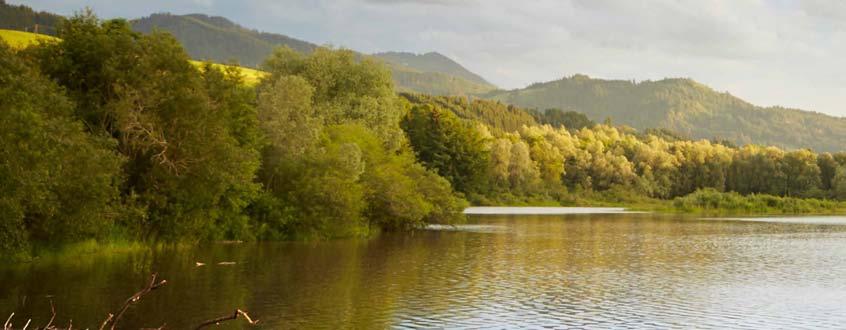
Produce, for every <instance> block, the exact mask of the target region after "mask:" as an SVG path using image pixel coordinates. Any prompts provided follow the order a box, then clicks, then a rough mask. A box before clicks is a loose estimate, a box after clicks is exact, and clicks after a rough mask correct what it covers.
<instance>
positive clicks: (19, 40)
mask: <svg viewBox="0 0 846 330" xmlns="http://www.w3.org/2000/svg"><path fill="white" fill-rule="evenodd" d="M0 39H2V40H3V41H5V42H6V43H8V44H9V46H12V48H16V49H21V48H26V47H28V46H31V45H36V44H38V43H39V42H41V41H60V40H61V39H59V38H56V37H52V36H48V35H44V34H35V33H31V32H23V31H14V30H3V29H0ZM191 64H193V65H194V66H195V67H197V68H198V69H199V68H201V67H202V65H203V62H201V61H191ZM213 65H214V66H215V67H216V68H220V69H225V68H227V67H235V68H237V69H238V70H239V71H241V75H242V76H243V77H244V83H246V84H247V85H250V86H254V85H256V84H258V82H259V81H260V80H261V78H263V77H264V76H265V75H267V73H266V72H264V71H259V70H256V69H250V68H245V67H240V66H234V65H224V64H217V63H214V64H213Z"/></svg>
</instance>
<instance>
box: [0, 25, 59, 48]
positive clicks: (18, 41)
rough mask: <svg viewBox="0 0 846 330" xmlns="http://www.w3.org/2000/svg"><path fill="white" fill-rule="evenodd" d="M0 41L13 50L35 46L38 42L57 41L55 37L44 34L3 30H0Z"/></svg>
mask: <svg viewBox="0 0 846 330" xmlns="http://www.w3.org/2000/svg"><path fill="white" fill-rule="evenodd" d="M0 39H3V41H5V42H6V43H7V44H9V46H12V47H13V48H24V47H26V46H29V45H33V44H36V43H38V42H39V41H40V40H58V39H57V38H56V37H51V36H48V35H44V34H35V33H29V32H23V31H14V30H3V29H0Z"/></svg>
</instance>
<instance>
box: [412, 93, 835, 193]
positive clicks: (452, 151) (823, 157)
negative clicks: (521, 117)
mask: <svg viewBox="0 0 846 330" xmlns="http://www.w3.org/2000/svg"><path fill="white" fill-rule="evenodd" d="M420 100H422V99H420V98H418V99H417V101H420ZM461 104H462V103H460V102H459V103H454V105H458V106H460V105H461ZM464 105H465V106H467V105H466V103H464ZM462 111H465V112H472V111H470V110H469V109H464V110H460V111H455V110H452V108H449V109H447V108H444V107H443V102H441V101H439V100H437V99H432V100H431V102H429V103H423V104H420V103H418V104H417V105H416V106H415V107H414V108H413V109H412V110H411V112H410V113H409V115H408V117H407V118H406V119H405V120H404V121H403V125H404V126H403V127H404V128H405V129H406V131H407V132H408V136H409V139H410V141H411V144H412V145H413V147H414V150H415V151H416V153H417V155H418V157H419V159H420V160H421V161H423V162H424V163H425V164H426V165H427V166H429V167H430V168H433V169H435V170H436V171H437V172H438V173H439V174H441V175H442V176H444V177H445V178H447V179H449V180H450V182H452V184H453V186H454V187H456V189H458V190H460V191H462V192H464V193H466V194H467V195H468V196H470V197H471V201H473V202H475V203H482V204H484V203H491V204H496V203H502V201H505V202H508V201H514V200H520V199H527V200H552V201H559V202H562V201H568V200H572V199H573V196H574V195H581V194H586V193H594V192H602V191H612V190H616V191H620V190H622V191H626V192H627V193H628V194H630V195H634V196H646V197H651V198H658V199H672V198H676V197H679V196H685V195H687V194H690V193H693V192H695V191H697V190H700V189H706V188H710V189H713V190H716V191H720V192H722V191H733V192H737V193H740V194H744V195H747V194H768V195H774V196H790V197H803V198H819V199H840V200H842V199H846V153H836V154H830V153H822V154H816V153H813V152H811V151H809V150H806V149H802V150H793V151H785V150H782V149H779V148H776V147H763V146H757V145H747V146H744V147H741V148H736V147H732V146H727V144H726V143H724V142H711V141H707V140H701V141H690V140H686V139H683V138H679V137H674V136H672V135H671V133H668V132H665V131H662V130H656V131H647V132H646V133H637V132H633V131H631V130H630V129H621V128H616V127H613V126H609V125H594V126H584V127H582V128H581V129H578V130H573V131H571V130H568V129H567V128H566V127H560V128H554V127H552V126H550V125H540V126H539V125H535V126H523V127H521V128H520V129H518V130H516V131H513V132H500V133H497V132H498V130H491V129H488V126H485V125H483V124H481V123H479V122H475V121H468V120H463V119H461V118H459V116H456V114H455V113H462ZM501 115H503V116H505V115H506V113H501ZM656 134H657V135H656ZM665 136H671V137H672V138H669V139H668V138H666V137H665Z"/></svg>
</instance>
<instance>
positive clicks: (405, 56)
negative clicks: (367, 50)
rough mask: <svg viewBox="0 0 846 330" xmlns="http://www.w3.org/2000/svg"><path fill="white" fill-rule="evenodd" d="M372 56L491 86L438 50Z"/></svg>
mask: <svg viewBox="0 0 846 330" xmlns="http://www.w3.org/2000/svg"><path fill="white" fill-rule="evenodd" d="M373 56H375V57H378V58H381V59H384V60H386V61H389V62H392V63H394V64H397V65H402V66H404V67H408V68H411V69H414V70H417V71H423V72H440V73H444V74H448V75H451V76H455V77H459V78H464V79H466V80H468V81H470V82H474V83H477V84H480V85H488V86H490V87H493V85H492V84H491V83H489V82H488V81H487V80H485V79H484V78H482V77H481V76H479V75H478V74H475V73H473V72H470V70H467V69H466V68H464V67H463V66H461V64H458V63H457V62H455V61H453V60H452V59H451V58H449V57H446V56H444V55H442V54H440V53H438V52H429V53H425V54H413V53H407V52H385V53H376V54H373Z"/></svg>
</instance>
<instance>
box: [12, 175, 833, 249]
mask: <svg viewBox="0 0 846 330" xmlns="http://www.w3.org/2000/svg"><path fill="white" fill-rule="evenodd" d="M479 206H486V207H490V206H493V207H530V208H548V207H569V208H574V209H579V208H580V209H581V211H579V212H577V213H580V214H585V213H593V214H596V213H620V212H654V213H665V214H690V215H700V216H707V217H713V216H723V217H725V216H732V217H742V216H768V215H779V216H783V215H834V214H846V202H839V201H832V200H822V199H813V198H794V197H778V196H772V195H762V194H758V195H748V196H743V195H740V194H737V193H734V192H718V191H716V190H713V189H704V190H699V191H696V192H694V193H692V194H689V195H687V196H684V197H678V198H675V199H672V200H661V199H655V198H649V197H644V196H639V195H635V194H627V193H625V192H624V191H615V190H611V191H604V192H599V193H597V192H586V193H581V194H578V195H576V194H573V195H568V196H567V198H562V199H560V200H553V199H551V198H541V197H536V198H528V199H515V198H511V199H507V200H497V201H491V200H488V201H487V203H486V205H479ZM590 208H600V209H598V210H597V209H590ZM472 209H473V208H468V209H467V210H471V211H472ZM464 213H465V214H473V215H477V214H482V213H478V212H466V210H465V212H464ZM533 214H539V213H533ZM192 245H196V244H192V243H149V242H141V241H134V240H129V239H105V240H94V239H89V240H85V241H82V242H75V243H66V244H61V245H49V246H48V245H36V246H34V247H33V248H32V250H31V251H28V252H24V253H18V254H16V255H12V256H11V260H16V261H20V262H28V261H33V260H46V259H64V258H75V257H79V256H85V255H90V254H100V253H107V254H108V253H115V254H121V253H127V252H138V251H142V250H145V249H151V248H157V247H162V246H192Z"/></svg>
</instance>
